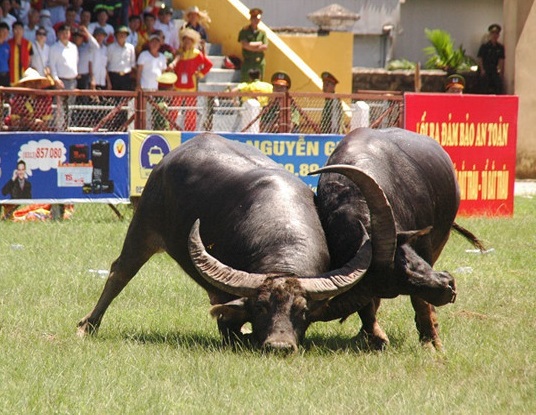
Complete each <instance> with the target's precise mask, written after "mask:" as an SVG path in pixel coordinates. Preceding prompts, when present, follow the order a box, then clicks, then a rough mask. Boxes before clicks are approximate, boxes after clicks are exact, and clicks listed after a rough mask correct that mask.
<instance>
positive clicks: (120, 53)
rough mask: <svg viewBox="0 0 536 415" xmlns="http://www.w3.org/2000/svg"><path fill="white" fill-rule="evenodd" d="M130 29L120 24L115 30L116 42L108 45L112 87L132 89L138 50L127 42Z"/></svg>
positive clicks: (119, 89) (124, 89)
mask: <svg viewBox="0 0 536 415" xmlns="http://www.w3.org/2000/svg"><path fill="white" fill-rule="evenodd" d="M128 35H129V30H128V28H127V27H126V26H119V27H118V28H117V29H116V31H115V42H114V43H112V44H111V45H109V46H108V50H107V57H108V66H107V69H108V75H109V77H110V82H111V83H112V89H114V90H118V91H132V89H133V88H132V81H133V80H134V79H135V78H134V77H133V75H134V72H133V71H134V70H135V69H136V52H135V50H134V46H133V45H132V44H130V43H128V42H127V37H128Z"/></svg>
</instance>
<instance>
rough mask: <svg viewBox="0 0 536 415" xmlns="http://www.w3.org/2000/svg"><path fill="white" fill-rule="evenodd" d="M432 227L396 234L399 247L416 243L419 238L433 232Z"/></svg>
mask: <svg viewBox="0 0 536 415" xmlns="http://www.w3.org/2000/svg"><path fill="white" fill-rule="evenodd" d="M432 228H433V227H432V226H428V227H426V228H424V229H418V230H415V231H403V232H398V233H397V234H396V240H397V243H398V244H397V245H398V246H402V245H404V244H410V243H412V242H415V241H416V240H417V239H418V238H420V237H422V236H424V235H428V234H429V233H430V232H431V231H432Z"/></svg>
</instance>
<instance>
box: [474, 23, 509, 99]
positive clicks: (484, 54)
mask: <svg viewBox="0 0 536 415" xmlns="http://www.w3.org/2000/svg"><path fill="white" fill-rule="evenodd" d="M500 34H501V26H500V25H499V24H497V23H493V24H491V25H490V26H489V27H488V41H487V42H486V43H484V44H482V45H481V46H480V48H479V49H478V54H477V61H478V66H479V69H480V82H481V90H482V92H483V93H485V94H503V93H504V91H503V84H504V59H505V56H506V55H505V51H504V46H503V45H502V43H500V42H499V36H500Z"/></svg>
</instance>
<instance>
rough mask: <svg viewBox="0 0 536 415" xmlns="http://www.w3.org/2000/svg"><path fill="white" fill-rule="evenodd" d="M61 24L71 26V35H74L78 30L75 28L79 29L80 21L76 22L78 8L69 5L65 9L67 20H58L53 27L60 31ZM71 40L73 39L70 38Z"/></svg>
mask: <svg viewBox="0 0 536 415" xmlns="http://www.w3.org/2000/svg"><path fill="white" fill-rule="evenodd" d="M61 25H67V26H69V27H70V28H71V36H73V34H74V33H75V32H76V30H75V29H78V23H77V22H76V10H75V9H74V7H72V6H69V7H67V9H66V10H65V20H64V21H62V22H58V23H56V24H55V25H54V26H53V27H54V31H56V32H57V31H58V27H60V26H61ZM69 40H70V41H71V42H72V41H73V39H72V38H71V39H69Z"/></svg>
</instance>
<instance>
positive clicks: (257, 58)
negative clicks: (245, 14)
mask: <svg viewBox="0 0 536 415" xmlns="http://www.w3.org/2000/svg"><path fill="white" fill-rule="evenodd" d="M261 18H262V10H261V9H259V8H258V7H254V8H252V9H251V10H250V11H249V25H247V26H244V27H243V28H242V29H241V30H240V32H239V33H238V42H240V44H241V46H242V57H243V62H242V66H241V67H240V82H247V81H248V80H249V75H248V73H249V70H250V69H258V70H259V71H260V73H261V77H260V79H261V80H262V79H263V78H264V68H265V67H266V61H265V58H264V54H265V52H266V50H267V49H268V37H267V36H266V32H264V31H263V30H260V29H259V23H260V22H261Z"/></svg>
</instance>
